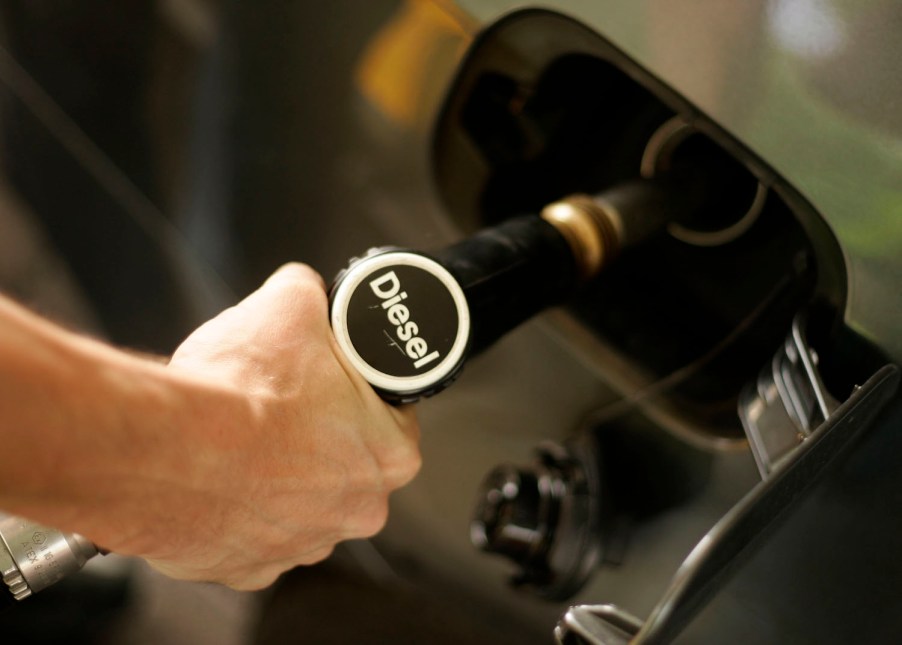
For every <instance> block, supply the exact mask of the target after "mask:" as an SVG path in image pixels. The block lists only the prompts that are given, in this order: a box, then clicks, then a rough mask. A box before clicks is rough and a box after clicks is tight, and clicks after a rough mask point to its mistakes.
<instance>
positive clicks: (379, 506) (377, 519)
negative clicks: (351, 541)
mask: <svg viewBox="0 0 902 645" xmlns="http://www.w3.org/2000/svg"><path fill="white" fill-rule="evenodd" d="M387 522H388V498H387V497H384V496H382V497H379V499H378V500H377V501H376V502H375V503H373V504H370V505H369V508H368V509H367V511H366V513H365V514H363V515H362V517H361V518H360V526H359V532H360V537H365V538H368V537H373V536H374V535H376V534H377V533H379V532H380V531H381V530H382V529H383V528H385V524H386V523H387Z"/></svg>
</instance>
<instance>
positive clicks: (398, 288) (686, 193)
mask: <svg viewBox="0 0 902 645" xmlns="http://www.w3.org/2000/svg"><path fill="white" fill-rule="evenodd" d="M705 183H706V179H705V175H704V174H702V173H696V172H689V173H671V174H667V175H663V176H661V177H654V178H647V179H637V180H634V181H631V182H626V183H624V184H620V185H618V186H615V187H613V188H611V189H608V190H606V191H603V192H602V193H600V194H598V195H594V196H589V195H573V196H570V197H567V198H565V199H563V200H561V201H558V202H555V203H553V204H550V205H549V206H547V207H546V208H544V209H543V210H542V212H541V213H540V214H539V215H538V216H536V215H524V216H521V217H516V218H513V219H509V220H507V221H504V222H502V223H501V224H499V225H497V226H495V227H492V228H488V229H484V230H482V231H480V232H478V233H476V234H475V235H473V236H472V237H470V238H467V239H465V240H463V241H461V242H458V243H457V244H454V245H452V246H450V247H447V248H445V249H442V250H439V251H437V252H434V253H432V254H428V255H427V254H424V253H420V252H417V251H410V250H406V249H396V248H379V249H371V250H370V251H369V252H368V253H367V254H366V255H365V256H364V257H363V258H354V259H353V260H352V261H351V263H350V265H349V266H348V268H347V269H346V270H344V271H342V272H341V273H339V275H338V276H337V277H336V279H335V282H334V283H333V286H332V288H331V290H330V302H331V311H330V316H331V322H332V327H333V330H334V331H335V335H336V339H337V341H338V343H339V345H340V346H341V348H342V349H343V351H344V352H345V354H346V355H347V356H348V358H349V359H350V360H351V361H352V362H353V363H354V365H355V367H356V368H357V369H358V371H359V372H360V373H361V374H362V375H363V376H364V378H366V379H367V381H369V383H370V384H371V385H372V386H373V387H374V388H375V389H376V390H377V392H379V394H380V395H381V396H382V397H383V398H384V399H386V400H388V401H391V402H394V403H409V402H413V401H416V400H418V399H419V398H421V397H425V396H430V395H432V394H435V393H436V392H438V391H440V390H442V389H444V388H445V387H447V386H448V385H449V384H450V383H451V382H453V381H454V379H455V378H456V377H457V375H458V374H459V372H460V369H461V368H462V366H463V363H464V362H465V360H466V358H467V356H469V355H471V354H474V353H478V352H480V351H481V350H483V349H485V348H486V347H487V346H489V345H490V344H492V343H493V342H494V341H495V340H497V339H498V338H499V337H500V336H502V335H503V334H505V333H507V332H508V331H510V330H511V329H513V328H514V327H516V326H517V325H519V324H520V323H522V322H524V321H525V320H526V319H528V318H530V317H531V316H533V315H534V314H536V313H538V312H539V311H541V310H543V309H545V308H547V307H549V306H552V305H555V304H557V303H559V302H561V301H562V300H563V299H564V298H565V297H566V296H568V295H569V294H571V293H573V291H574V290H575V289H576V288H577V287H578V286H579V285H580V284H581V283H582V282H584V281H586V280H588V279H591V278H593V277H594V276H595V275H597V274H598V273H599V271H601V270H602V268H603V267H604V266H605V265H606V264H608V263H609V262H610V261H611V260H612V259H613V258H614V257H616V256H617V254H618V253H620V252H621V251H622V250H623V249H625V248H628V247H630V246H633V245H636V244H638V243H640V242H642V241H643V240H645V239H646V238H648V237H649V236H651V235H654V234H656V233H658V232H660V231H662V230H663V229H664V228H665V227H666V226H667V225H668V224H669V223H670V222H673V221H678V220H680V219H681V218H685V217H688V216H689V215H691V214H692V213H694V212H695V211H696V210H697V209H699V208H701V206H702V204H703V203H704V201H705V200H704V195H705V193H706V191H705Z"/></svg>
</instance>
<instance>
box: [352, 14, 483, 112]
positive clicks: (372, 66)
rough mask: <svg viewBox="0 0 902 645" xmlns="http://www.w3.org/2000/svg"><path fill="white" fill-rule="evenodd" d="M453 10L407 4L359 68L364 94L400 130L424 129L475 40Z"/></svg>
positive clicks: (466, 21) (465, 20)
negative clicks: (459, 63) (468, 48)
mask: <svg viewBox="0 0 902 645" xmlns="http://www.w3.org/2000/svg"><path fill="white" fill-rule="evenodd" d="M452 9H453V7H450V6H449V5H448V4H446V3H443V2H432V1H430V0H406V1H405V2H404V3H402V4H401V6H400V7H399V9H398V11H397V12H396V13H395V15H394V16H393V17H392V18H391V19H390V20H389V21H388V22H387V23H386V24H385V26H384V27H383V28H382V29H381V30H380V31H379V32H377V33H376V35H375V37H374V38H373V39H372V41H371V42H370V43H369V45H368V46H367V48H366V50H365V51H364V54H363V57H362V58H361V60H360V63H359V65H358V67H357V73H356V82H357V87H358V89H359V90H360V92H361V93H362V94H363V95H364V96H365V97H366V98H367V100H369V102H370V103H372V104H373V106H374V107H376V108H377V109H378V110H379V111H380V112H382V114H383V115H384V116H385V117H386V118H387V119H389V120H391V121H393V122H395V123H396V124H397V125H399V126H403V127H410V128H426V127H429V126H430V125H431V121H432V118H433V115H434V112H435V109H436V108H437V106H438V102H439V101H440V100H441V98H442V95H443V92H444V89H445V87H446V85H447V83H448V82H449V81H450V79H451V75H452V73H453V71H454V69H455V68H456V66H457V63H458V61H459V60H460V57H461V55H462V54H463V52H464V50H465V49H466V46H467V45H468V44H469V42H470V40H471V35H470V34H471V31H472V29H473V27H474V23H473V22H472V21H471V20H470V19H468V18H467V17H466V16H464V15H463V14H461V13H460V12H458V11H452Z"/></svg>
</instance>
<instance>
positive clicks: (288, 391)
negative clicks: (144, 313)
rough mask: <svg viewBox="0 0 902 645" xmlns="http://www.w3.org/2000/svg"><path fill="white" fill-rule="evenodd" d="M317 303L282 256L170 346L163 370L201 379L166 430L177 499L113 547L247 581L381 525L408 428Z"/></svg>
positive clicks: (413, 432)
mask: <svg viewBox="0 0 902 645" xmlns="http://www.w3.org/2000/svg"><path fill="white" fill-rule="evenodd" d="M327 309H328V303H327V299H326V294H325V290H324V286H323V283H322V279H321V278H320V277H319V275H317V274H316V273H315V272H314V271H313V270H312V269H310V268H309V267H306V266H303V265H299V264H291V265H286V266H284V267H282V269H280V270H279V271H277V272H276V273H275V274H273V276H272V277H271V278H270V279H269V280H268V281H267V282H266V283H265V284H264V285H263V286H262V287H261V288H260V289H259V290H258V291H256V292H255V293H253V294H251V295H250V296H248V297H247V298H246V299H245V300H244V301H242V302H241V303H239V304H238V305H236V306H235V307H232V308H230V309H228V310H226V311H224V312H223V313H221V314H220V315H219V316H217V317H216V318H214V319H213V320H211V321H209V322H207V323H206V324H204V325H203V326H201V327H200V328H199V329H197V330H196V331H195V332H194V333H193V334H191V336H190V337H189V338H188V339H187V340H185V342H184V343H183V344H182V345H181V346H180V347H179V348H178V349H177V350H176V352H175V354H174V355H173V356H172V359H171V361H170V363H169V367H168V368H167V369H168V371H169V372H170V374H171V375H172V376H173V377H174V378H175V380H176V381H184V382H185V383H186V384H187V386H186V388H185V392H190V391H191V390H192V388H193V389H194V390H196V389H198V387H200V388H201V389H203V390H204V393H203V394H202V395H199V396H195V397H192V399H191V400H186V401H185V403H186V405H188V406H189V407H192V408H193V409H192V413H191V415H190V418H191V423H189V424H187V425H184V426H183V427H181V428H179V436H178V437H173V440H174V441H175V443H174V445H173V448H174V449H175V450H178V451H179V452H180V453H182V458H180V459H179V460H178V462H179V463H180V464H181V467H175V468H169V469H168V472H171V471H176V472H179V473H180V474H179V477H181V478H182V480H181V481H178V482H175V483H174V484H175V486H176V489H175V491H174V492H175V497H177V498H178V501H177V506H176V507H173V508H168V509H163V508H157V509H156V510H157V511H159V512H158V513H156V515H157V517H155V518H154V524H155V526H154V528H153V530H152V531H151V535H144V536H142V537H141V539H139V540H138V541H137V542H134V541H133V542H131V543H129V544H126V545H123V546H124V547H125V548H126V550H128V551H131V552H134V553H136V554H139V555H142V556H143V557H145V558H146V559H148V560H149V561H150V563H151V564H152V565H153V566H154V567H155V568H157V569H159V570H160V571H162V572H164V573H166V574H167V575H170V576H173V577H176V578H184V579H196V580H213V581H219V582H223V583H225V584H227V585H229V586H231V587H234V588H237V589H255V588H261V587H264V586H267V585H268V584H270V583H271V582H272V581H273V580H274V579H275V578H276V577H277V576H278V575H279V574H280V573H282V572H283V571H285V570H287V569H289V568H291V567H294V566H296V565H300V564H311V563H314V562H317V561H319V560H322V559H323V558H325V557H327V556H328V555H329V554H330V553H331V551H332V549H333V547H334V545H335V544H336V543H338V542H340V541H342V540H346V539H350V538H360V537H369V536H372V535H373V534H375V533H377V532H378V531H379V530H380V529H381V528H382V526H383V525H384V523H385V521H386V517H387V512H388V511H387V509H388V496H389V493H390V492H391V491H392V490H394V489H396V488H398V487H400V486H402V485H404V484H406V483H407V482H409V481H410V480H411V479H412V478H413V477H414V475H415V474H416V472H417V470H418V469H419V465H420V456H419V451H418V448H417V442H418V438H419V429H418V426H417V423H416V420H415V417H414V414H413V412H412V410H411V409H410V408H409V407H408V408H397V407H391V406H388V405H386V404H385V403H384V402H383V401H382V400H381V399H379V397H378V396H377V395H376V394H375V393H374V392H373V389H372V388H371V387H370V386H369V384H368V383H367V382H366V381H364V380H363V378H362V377H360V375H359V374H357V372H356V371H355V370H354V369H353V368H352V367H351V366H350V365H349V364H348V363H347V361H346V360H345V358H344V355H343V354H342V352H341V350H340V349H339V348H338V346H337V345H336V343H335V340H334V337H333V336H332V332H331V329H330V327H329V323H328V312H327ZM179 425H181V424H179ZM186 457H187V459H186ZM151 494H152V492H151V491H149V495H151ZM164 497H168V496H166V495H164ZM158 505H159V504H158V503H153V502H150V506H151V507H150V508H148V509H147V510H148V518H147V519H149V518H150V517H151V516H153V515H154V514H155V513H154V512H153V510H154V508H153V507H155V506H158ZM161 513H162V516H159V515H160V514H161Z"/></svg>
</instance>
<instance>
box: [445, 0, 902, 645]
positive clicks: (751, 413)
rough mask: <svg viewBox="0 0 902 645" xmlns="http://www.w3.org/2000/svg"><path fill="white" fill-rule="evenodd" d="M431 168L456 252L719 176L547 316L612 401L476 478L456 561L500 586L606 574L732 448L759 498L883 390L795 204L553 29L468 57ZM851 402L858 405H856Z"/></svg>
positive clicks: (542, 591)
mask: <svg viewBox="0 0 902 645" xmlns="http://www.w3.org/2000/svg"><path fill="white" fill-rule="evenodd" d="M434 158H435V172H436V177H437V183H438V187H439V191H440V194H441V196H442V199H443V202H444V205H445V207H446V209H447V210H448V212H449V213H450V214H451V216H452V217H453V218H454V219H455V221H456V222H457V224H458V225H459V226H460V227H461V228H462V229H463V230H465V231H473V230H477V229H480V228H482V227H484V226H486V225H494V224H497V223H499V222H502V221H505V220H507V219H510V218H513V217H515V216H517V215H520V214H523V213H529V212H537V211H539V210H540V209H541V208H542V207H543V206H544V205H546V204H548V203H551V202H553V201H555V200H557V199H560V198H562V197H564V196H567V195H573V194H579V193H585V194H591V195H595V194H599V193H601V192H603V191H605V190H606V189H609V188H610V187H612V186H616V185H620V184H623V183H624V182H629V181H631V180H635V179H641V178H645V179H648V178H653V177H656V176H659V175H660V174H662V173H669V172H673V171H674V169H679V168H683V167H698V166H700V165H701V166H707V167H712V166H716V167H717V168H718V169H719V171H718V174H717V177H718V180H717V182H715V183H712V184H708V185H707V186H706V188H705V190H707V191H709V192H710V193H711V195H709V197H710V199H708V201H707V203H709V204H711V205H712V206H711V207H710V208H707V209H705V210H702V211H701V212H698V213H696V214H694V215H693V217H692V218H691V219H686V220H682V221H677V222H673V223H672V224H670V225H669V226H668V227H667V229H666V231H663V232H662V233H661V234H659V235H657V236H654V237H652V238H650V239H649V240H647V241H645V242H644V243H643V244H641V245H637V246H635V247H633V248H630V249H629V250H627V251H625V252H624V253H623V254H622V255H621V256H620V257H619V258H618V259H617V260H616V262H615V263H613V264H612V265H611V266H610V267H609V268H608V269H606V271H605V272H604V274H603V275H601V276H599V277H598V278H596V279H593V280H591V281H589V282H588V283H587V284H585V285H584V286H583V287H582V288H581V289H580V290H579V292H577V293H576V294H575V295H574V296H572V297H571V298H570V299H569V300H568V301H567V302H566V304H565V305H564V306H563V307H561V308H560V309H558V310H555V311H553V312H551V313H549V314H546V321H547V323H548V325H547V327H548V328H549V329H550V330H551V333H552V334H554V335H555V336H557V337H558V338H559V339H560V340H561V342H562V343H564V344H565V345H567V346H568V347H569V348H570V350H572V352H573V353H574V354H575V355H577V356H578V357H579V359H580V360H581V361H584V362H588V363H589V364H591V366H592V369H593V370H594V371H595V373H597V374H598V375H599V378H600V379H602V380H603V381H605V382H606V383H607V384H608V385H609V386H610V387H611V388H612V389H614V390H616V391H617V392H618V394H619V396H620V397H621V400H620V401H619V402H618V403H615V404H613V405H607V406H605V407H603V408H602V409H600V410H599V412H598V413H597V414H594V415H590V416H589V417H588V418H587V419H586V421H585V423H584V424H583V427H581V428H575V429H574V431H573V436H572V438H571V439H570V440H568V441H566V442H563V443H555V444H552V443H548V444H543V445H541V446H539V447H538V449H537V451H536V457H535V461H534V462H533V463H532V464H529V465H511V464H505V465H501V466H499V467H498V468H496V469H495V470H494V471H492V472H491V473H490V474H489V475H488V476H487V478H486V480H485V482H484V485H483V489H482V490H481V491H480V493H479V495H478V504H477V510H476V513H475V515H474V521H473V525H472V537H473V541H474V543H475V544H476V545H477V546H478V547H480V548H482V549H483V550H485V551H488V552H492V553H496V554H501V555H503V556H506V557H507V558H509V559H510V560H512V561H513V562H514V563H515V564H516V573H515V574H514V575H513V577H512V582H513V583H514V584H515V585H516V586H519V587H521V588H525V589H530V590H532V591H534V592H536V593H537V594H538V595H540V596H543V597H546V598H549V599H562V598H567V597H569V596H571V595H572V594H573V593H575V592H576V591H577V590H578V589H579V588H580V587H581V586H582V584H583V583H584V582H585V581H586V579H587V578H588V577H589V576H590V575H591V573H592V571H593V570H594V569H595V568H597V567H598V566H600V565H603V564H608V565H611V566H616V565H617V563H618V562H619V561H620V559H621V558H622V556H623V552H624V549H626V548H627V547H626V544H627V542H628V540H627V534H628V528H627V529H624V527H628V526H630V525H631V524H634V523H635V522H641V521H643V519H644V518H647V517H649V516H652V515H655V514H656V513H659V512H660V511H661V510H663V509H667V508H672V507H673V506H675V505H677V504H679V503H681V502H683V501H685V500H686V499H689V498H691V497H692V495H693V494H694V493H695V492H696V491H697V490H698V489H699V488H700V487H701V486H703V485H704V481H705V477H706V472H707V470H706V468H707V465H708V463H709V459H708V458H709V457H710V455H711V454H713V453H716V452H717V451H720V450H729V449H745V448H746V447H747V445H748V442H749V439H751V443H752V446H753V448H754V453H755V456H756V458H757V460H758V464H759V467H760V468H761V472H762V475H763V476H764V477H767V478H768V479H770V477H771V475H772V474H773V473H775V472H780V473H782V472H783V471H781V470H780V469H781V468H782V466H781V464H783V463H795V461H794V460H795V453H796V452H797V450H796V449H797V448H799V446H802V445H803V444H806V442H807V441H808V440H809V438H811V437H814V436H820V435H818V434H817V433H818V432H819V429H820V428H821V427H825V426H827V427H833V426H837V425H838V426H840V427H841V428H842V427H843V423H845V422H843V421H841V420H837V419H836V418H835V417H834V412H836V411H837V409H839V410H842V411H846V412H847V411H848V410H849V409H860V408H857V406H865V407H866V408H868V409H870V410H871V412H872V413H874V414H876V411H877V410H878V409H879V407H880V406H881V405H882V403H883V402H885V400H886V396H885V393H886V392H887V391H889V390H890V389H894V388H895V383H896V380H897V378H896V376H894V375H887V374H884V373H882V372H881V374H883V376H882V377H880V378H878V377H874V378H876V379H877V380H876V381H873V380H872V376H873V375H875V374H877V373H878V371H879V369H880V368H881V366H883V365H884V364H885V363H886V361H885V360H884V359H883V358H882V357H881V356H880V353H879V352H878V351H877V350H875V349H874V348H873V347H871V346H870V345H868V344H867V343H866V342H865V341H863V340H862V339H861V338H859V337H858V336H856V335H855V334H854V333H853V332H852V331H850V330H849V329H848V328H846V327H845V326H844V324H843V315H842V313H843V310H844V306H845V302H846V274H845V267H844V262H843V255H842V252H841V250H840V248H839V246H838V244H837V242H836V240H835V238H834V236H833V235H832V233H831V231H830V229H829V227H828V225H827V224H826V222H825V221H824V219H823V218H822V217H821V216H820V215H819V214H818V213H817V212H816V211H815V209H814V208H813V207H812V206H811V204H810V203H808V202H807V201H806V200H805V199H804V198H803V197H802V196H801V195H800V194H799V193H798V192H797V191H796V190H795V189H794V188H793V187H792V186H791V185H789V184H788V183H787V182H786V181H785V180H784V179H783V178H781V177H780V175H779V174H778V172H776V171H775V170H774V169H773V168H771V167H770V166H769V165H768V164H767V163H765V162H764V161H763V160H762V159H760V158H759V157H757V156H756V155H755V154H754V152H753V151H752V150H750V149H748V148H747V147H746V146H745V145H743V143H742V142H741V141H738V140H737V139H735V138H734V137H732V136H731V135H730V134H729V133H728V132H727V131H726V130H725V129H723V128H722V127H720V126H719V125H718V124H717V123H715V122H713V121H712V120H710V119H709V118H708V117H707V116H706V115H705V114H704V113H702V112H701V111H700V110H698V109H697V108H696V107H695V106H693V105H692V104H691V103H690V102H689V101H687V100H686V99H685V98H683V97H682V96H680V95H679V94H677V93H676V92H674V91H673V90H672V89H670V88H669V87H667V86H666V85H665V84H664V83H662V82H661V81H660V80H658V79H657V78H655V77H654V76H652V75H651V74H649V73H648V72H647V71H645V70H644V69H643V68H642V67H640V66H639V65H638V64H637V63H635V62H634V61H633V60H631V59H630V58H629V57H628V56H627V55H625V54H624V53H623V52H621V51H620V50H618V49H617V48H616V47H615V46H614V45H612V44H611V43H609V42H607V41H605V40H604V39H603V38H601V37H600V36H598V35H597V34H595V33H593V32H591V31H590V30H588V29H586V28H585V27H583V26H581V25H580V24H578V23H576V22H574V21H572V20H570V19H568V18H566V17H563V16H560V15H558V14H554V13H551V12H548V11H542V10H531V11H525V12H520V13H516V14H512V15H509V16H507V17H506V18H504V19H503V20H502V21H500V22H499V23H497V24H496V25H494V26H493V27H492V28H491V29H489V30H488V31H486V32H484V33H483V34H482V35H481V36H480V37H479V38H478V39H477V41H476V42H475V43H474V45H473V47H472V49H471V50H470V53H469V54H468V56H467V57H466V59H465V61H464V63H463V65H462V67H461V70H460V72H459V74H458V76H457V78H456V80H455V82H454V84H453V86H452V89H451V92H450V94H449V98H448V101H447V103H446V105H445V107H444V110H443V112H442V114H441V117H440V119H439V122H438V124H437V128H436V134H435V147H434ZM866 383H868V384H870V385H869V388H870V389H869V390H868V391H869V392H870V391H872V390H875V389H876V390H877V391H878V394H867V393H866V394H861V393H860V390H859V389H857V386H863V385H865V384H866ZM790 390H791V391H790ZM853 393H856V394H853ZM850 397H852V398H851V399H850ZM775 402H777V403H779V405H782V406H783V407H782V408H780V410H782V411H778V406H776V405H774V406H773V407H769V406H772V405H773V404H775ZM737 410H739V411H740V412H741V413H738V412H737ZM778 412H779V413H778ZM768 415H769V416H768ZM849 423H851V421H850V422H849ZM777 425H779V428H777V427H776V426H777ZM853 425H854V423H853ZM856 427H857V426H856ZM812 445H815V446H816V445H819V444H818V443H817V442H815V443H813V444H812ZM807 450H809V451H811V450H812V449H810V448H807ZM795 472H798V471H795ZM781 477H782V475H781ZM778 481H782V480H780V478H778ZM776 485H777V484H769V486H771V487H773V486H776ZM760 499H766V495H763V494H762V495H759V496H758V497H754V498H753V499H752V501H750V502H748V503H749V504H751V505H753V506H754V504H756V503H757V502H756V501H755V500H760ZM602 614H604V612H601V611H596V612H594V613H592V612H589V613H588V614H587V615H591V616H594V617H595V618H592V619H591V620H596V618H597V617H598V615H602ZM624 616H625V615H621V616H620V618H623V620H622V621H621V622H620V623H618V620H620V619H619V618H618V617H617V616H614V617H613V618H611V617H610V616H609V618H611V619H610V620H609V621H608V622H607V623H606V625H607V627H609V628H611V629H612V630H613V631H612V633H613V632H616V631H617V630H618V629H619V630H620V631H621V632H623V633H630V632H631V630H632V633H634V632H635V631H636V630H637V629H638V625H640V624H641V621H635V620H633V619H631V618H629V617H628V616H626V617H624ZM574 620H576V619H574ZM578 622H579V621H578V620H576V623H578ZM596 622H597V621H596ZM576 623H575V624H576ZM618 625H619V627H618ZM634 628H635V629H634ZM573 638H575V636H574V637H573ZM566 642H571V641H566ZM572 642H579V641H577V640H573V641H572ZM590 642H603V641H601V640H597V641H590ZM605 642H606V641H605ZM611 642H614V641H611Z"/></svg>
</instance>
